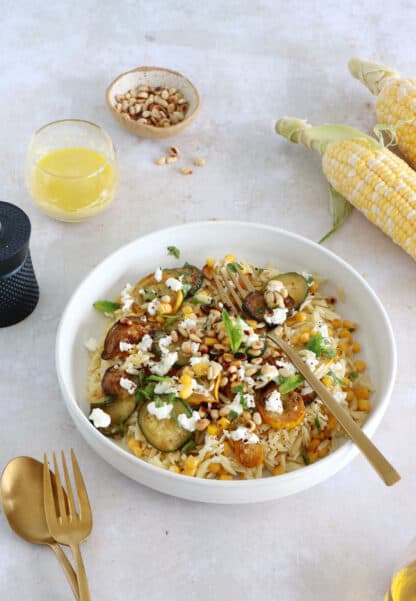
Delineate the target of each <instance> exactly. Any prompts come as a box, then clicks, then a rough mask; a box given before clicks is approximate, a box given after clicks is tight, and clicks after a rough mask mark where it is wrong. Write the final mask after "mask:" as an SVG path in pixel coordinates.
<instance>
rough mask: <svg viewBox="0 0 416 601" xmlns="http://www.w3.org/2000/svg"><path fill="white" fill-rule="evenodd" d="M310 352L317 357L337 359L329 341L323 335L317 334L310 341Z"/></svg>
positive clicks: (308, 344) (308, 347) (308, 345)
mask: <svg viewBox="0 0 416 601" xmlns="http://www.w3.org/2000/svg"><path fill="white" fill-rule="evenodd" d="M306 348H307V349H308V351H312V352H313V353H315V355H316V356H317V357H320V356H321V355H323V356H324V357H326V358H327V359H331V358H332V357H335V354H336V353H335V351H334V349H332V348H331V347H330V346H329V340H328V339H327V338H324V337H323V336H322V334H315V336H312V338H310V339H309V342H308V343H307V345H306Z"/></svg>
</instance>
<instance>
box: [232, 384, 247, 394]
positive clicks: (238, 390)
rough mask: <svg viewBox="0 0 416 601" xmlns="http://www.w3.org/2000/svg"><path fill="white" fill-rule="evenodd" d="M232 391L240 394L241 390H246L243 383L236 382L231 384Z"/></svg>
mask: <svg viewBox="0 0 416 601" xmlns="http://www.w3.org/2000/svg"><path fill="white" fill-rule="evenodd" d="M231 392H232V393H233V394H238V393H239V392H244V386H243V385H242V384H236V385H235V386H231Z"/></svg>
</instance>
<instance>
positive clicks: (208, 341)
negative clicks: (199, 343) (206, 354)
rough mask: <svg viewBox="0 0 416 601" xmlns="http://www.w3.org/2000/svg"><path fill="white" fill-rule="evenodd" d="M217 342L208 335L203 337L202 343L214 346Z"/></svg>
mask: <svg viewBox="0 0 416 601" xmlns="http://www.w3.org/2000/svg"><path fill="white" fill-rule="evenodd" d="M217 342H218V340H217V339H216V338H210V337H209V336H207V337H206V338H205V339H204V344H206V345H207V346H214V344H217Z"/></svg>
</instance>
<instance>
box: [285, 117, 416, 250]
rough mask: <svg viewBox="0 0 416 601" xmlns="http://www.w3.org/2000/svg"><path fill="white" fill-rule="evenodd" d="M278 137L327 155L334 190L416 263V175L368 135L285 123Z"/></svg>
mask: <svg viewBox="0 0 416 601" xmlns="http://www.w3.org/2000/svg"><path fill="white" fill-rule="evenodd" d="M276 132H277V133H278V134H281V135H282V136H284V137H286V138H287V139H288V140H290V141H291V142H294V143H296V144H304V145H305V146H306V147H307V148H309V149H311V150H317V151H318V152H320V154H321V155H322V168H323V171H324V174H325V176H326V178H327V180H328V182H329V183H330V185H331V186H332V187H333V188H334V189H335V190H336V191H337V192H338V193H339V194H340V195H342V197H343V198H344V199H346V200H347V201H349V202H350V203H351V204H352V205H354V207H356V208H357V209H359V210H360V211H361V212H362V213H364V215H365V216H366V217H367V218H368V219H369V220H370V221H371V222H372V223H374V224H375V225H377V226H378V227H379V228H380V229H382V230H383V232H384V233H385V234H387V235H388V236H389V237H390V238H392V240H393V241H394V242H396V244H398V245H399V246H401V248H402V249H403V250H405V251H406V252H407V253H409V255H410V256H411V257H413V259H416V173H415V172H414V171H413V169H411V168H410V167H409V166H408V165H407V164H406V163H405V162H404V161H403V160H402V159H400V158H399V157H398V156H396V155H395V154H394V153H392V152H391V151H390V150H388V148H385V147H383V146H382V145H381V144H380V142H378V141H377V140H375V139H374V138H372V137H370V136H367V135H366V134H364V133H363V132H361V131H359V130H357V129H354V128H352V127H347V126H345V125H321V126H318V127H312V126H311V125H309V124H308V123H307V122H306V121H303V120H301V119H294V118H290V117H285V118H283V119H280V121H278V122H277V124H276Z"/></svg>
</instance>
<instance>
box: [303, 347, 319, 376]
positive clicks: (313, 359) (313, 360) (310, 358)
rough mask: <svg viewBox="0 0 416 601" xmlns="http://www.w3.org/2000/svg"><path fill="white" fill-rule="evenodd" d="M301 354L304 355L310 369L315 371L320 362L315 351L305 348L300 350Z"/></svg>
mask: <svg viewBox="0 0 416 601" xmlns="http://www.w3.org/2000/svg"><path fill="white" fill-rule="evenodd" d="M299 355H300V356H301V357H302V360H303V361H304V362H305V363H306V365H307V366H308V367H309V369H311V370H312V371H314V369H315V367H316V366H317V365H318V364H319V360H318V358H317V356H316V355H315V353H314V352H313V351H310V350H309V349H306V348H305V349H302V350H301V351H299Z"/></svg>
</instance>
